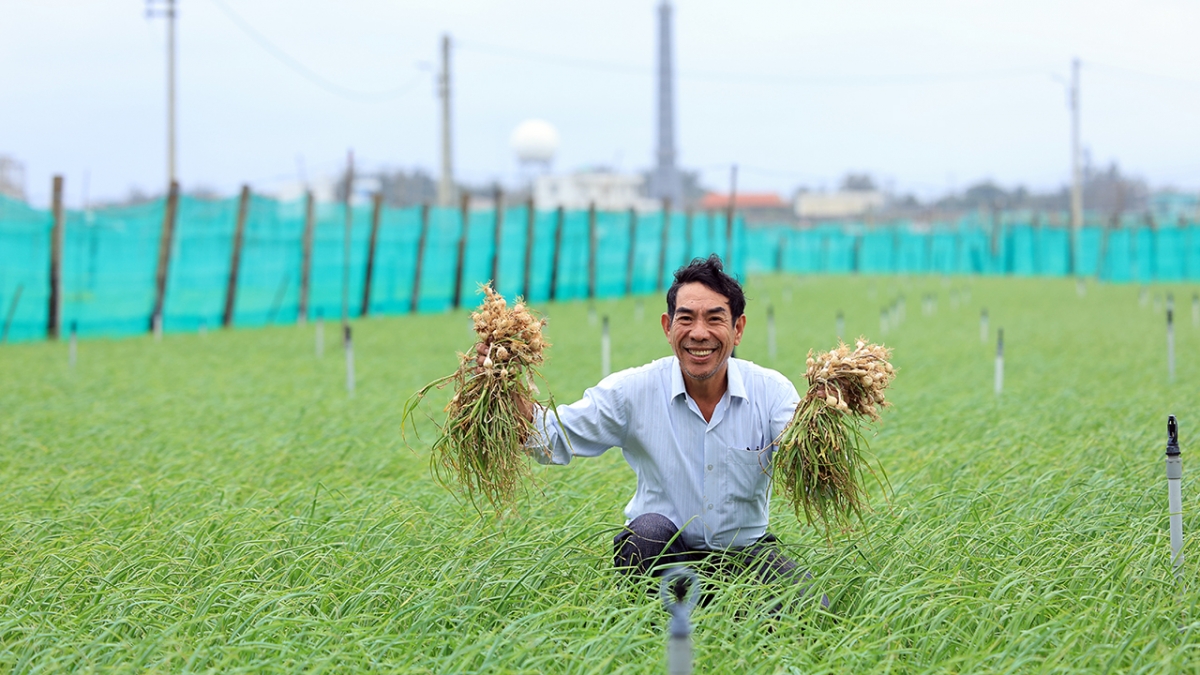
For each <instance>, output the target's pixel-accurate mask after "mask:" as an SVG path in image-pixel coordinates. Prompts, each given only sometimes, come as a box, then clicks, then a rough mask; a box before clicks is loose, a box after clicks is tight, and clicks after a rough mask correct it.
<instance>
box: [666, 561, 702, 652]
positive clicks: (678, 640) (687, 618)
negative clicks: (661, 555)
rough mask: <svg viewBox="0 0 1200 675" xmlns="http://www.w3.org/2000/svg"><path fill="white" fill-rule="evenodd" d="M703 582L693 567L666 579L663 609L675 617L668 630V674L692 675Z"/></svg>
mask: <svg viewBox="0 0 1200 675" xmlns="http://www.w3.org/2000/svg"><path fill="white" fill-rule="evenodd" d="M699 586H700V581H699V579H698V578H697V577H696V573H695V572H693V571H692V569H691V568H690V567H676V568H673V569H671V570H669V571H668V572H667V573H666V574H665V575H663V580H662V586H661V587H660V589H659V591H660V593H661V595H662V601H663V606H664V607H665V608H666V610H667V612H668V613H669V614H670V615H671V622H670V624H669V627H668V629H667V632H668V637H667V674H668V675H692V623H691V613H692V609H693V608H695V607H696V600H697V599H698V597H699Z"/></svg>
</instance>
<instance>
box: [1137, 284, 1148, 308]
mask: <svg viewBox="0 0 1200 675" xmlns="http://www.w3.org/2000/svg"><path fill="white" fill-rule="evenodd" d="M1147 297H1148V296H1147V294H1146V287H1145V286H1142V287H1141V288H1139V289H1138V304H1139V305H1141V306H1142V307H1145V306H1146V298H1147Z"/></svg>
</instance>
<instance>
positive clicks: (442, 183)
mask: <svg viewBox="0 0 1200 675" xmlns="http://www.w3.org/2000/svg"><path fill="white" fill-rule="evenodd" d="M438 98H439V99H440V100H441V104H442V176H441V179H440V180H439V181H438V204H439V205H441V206H450V205H452V204H453V203H454V169H453V167H452V166H451V163H450V35H449V34H446V35H442V70H441V72H439V73H438Z"/></svg>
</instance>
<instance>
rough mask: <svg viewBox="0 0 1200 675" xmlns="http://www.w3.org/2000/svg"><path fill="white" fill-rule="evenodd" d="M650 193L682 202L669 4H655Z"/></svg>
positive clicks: (674, 202) (655, 197)
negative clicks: (655, 130)
mask: <svg viewBox="0 0 1200 675" xmlns="http://www.w3.org/2000/svg"><path fill="white" fill-rule="evenodd" d="M655 160H656V164H655V167H654V173H653V174H651V177H650V196H651V197H653V198H654V199H670V200H671V203H672V204H675V205H678V206H682V205H683V183H682V181H681V180H680V178H679V171H678V169H676V167H675V78H674V72H673V68H672V65H671V4H670V3H669V2H667V0H663V2H662V4H661V5H659V6H658V150H657V152H656V153H655Z"/></svg>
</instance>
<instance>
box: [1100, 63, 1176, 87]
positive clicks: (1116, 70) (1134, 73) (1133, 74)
mask: <svg viewBox="0 0 1200 675" xmlns="http://www.w3.org/2000/svg"><path fill="white" fill-rule="evenodd" d="M1082 65H1083V67H1084V68H1087V69H1088V70H1091V69H1093V68H1095V69H1099V70H1100V71H1108V72H1110V73H1112V74H1115V75H1120V76H1124V77H1127V78H1132V79H1137V80H1142V81H1145V80H1158V81H1159V82H1165V83H1170V84H1176V85H1179V84H1183V85H1187V86H1189V87H1197V88H1200V82H1197V81H1195V80H1186V79H1183V78H1179V77H1172V76H1170V75H1160V74H1156V73H1146V72H1142V71H1140V70H1134V69H1132V68H1124V67H1122V66H1110V65H1108V64H1104V63H1096V62H1095V61H1084V62H1083V63H1082Z"/></svg>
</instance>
